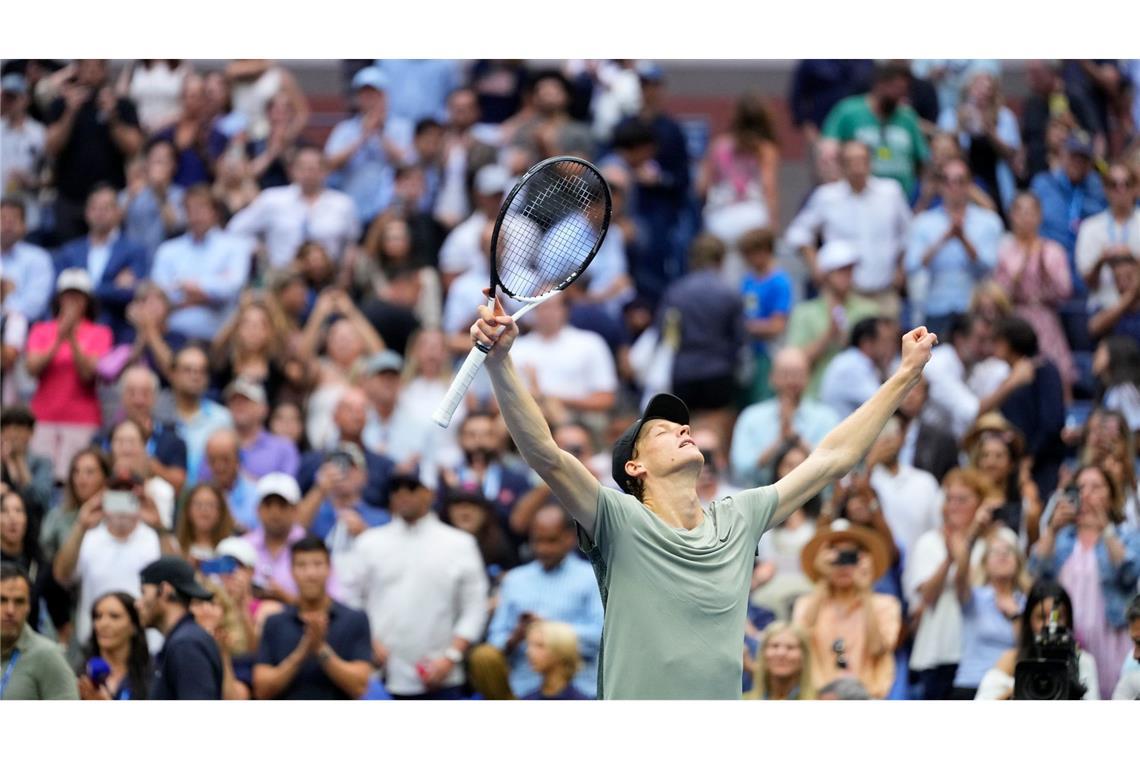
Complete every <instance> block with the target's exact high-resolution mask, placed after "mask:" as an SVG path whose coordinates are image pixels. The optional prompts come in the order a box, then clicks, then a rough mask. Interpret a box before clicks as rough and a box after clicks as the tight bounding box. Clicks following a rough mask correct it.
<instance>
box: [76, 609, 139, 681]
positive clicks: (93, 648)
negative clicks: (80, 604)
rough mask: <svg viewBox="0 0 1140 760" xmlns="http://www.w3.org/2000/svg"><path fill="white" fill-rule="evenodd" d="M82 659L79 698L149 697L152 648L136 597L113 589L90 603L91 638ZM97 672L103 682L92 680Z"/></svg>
mask: <svg viewBox="0 0 1140 760" xmlns="http://www.w3.org/2000/svg"><path fill="white" fill-rule="evenodd" d="M97 658H98V659H97ZM98 660H102V661H103V664H105V665H106V666H107V667H106V668H103V667H102V666H101V664H100V663H99V661H98ZM83 662H84V670H83V671H82V672H81V673H80V675H79V697H80V699H114V700H123V699H146V696H147V689H148V688H149V684H148V681H149V680H150V677H151V667H150V651H149V650H148V649H147V643H146V629H145V628H143V625H142V622H141V621H140V620H139V613H138V609H137V608H136V607H135V599H134V597H133V596H131V595H130V594H126V593H123V592H122V591H112V592H110V593H107V594H104V595H103V596H101V597H99V598H98V599H96V600H95V603H94V604H92V605H91V640H90V641H89V642H88V643H87V646H86V647H84V650H83ZM97 673H98V674H99V675H100V679H101V681H102V682H101V683H96V682H95V681H94V680H92V676H94V675H96V674H97ZM103 673H105V674H106V675H105V676H103V675H102V674H103Z"/></svg>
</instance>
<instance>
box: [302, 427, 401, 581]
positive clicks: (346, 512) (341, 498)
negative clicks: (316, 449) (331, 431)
mask: <svg viewBox="0 0 1140 760" xmlns="http://www.w3.org/2000/svg"><path fill="white" fill-rule="evenodd" d="M367 468H368V465H367V463H366V461H365V459H364V451H363V450H361V448H360V447H359V446H357V445H356V444H355V443H342V444H340V445H339V446H337V447H336V448H335V449H333V450H332V451H331V452H329V453H328V454H326V455H325V461H324V464H322V465H321V467H320V469H318V470H317V473H316V477H315V478H314V479H313V486H312V488H310V489H309V490H308V492H307V493H306V494H305V497H304V498H303V499H301V503H300V504H298V505H297V513H298V522H300V523H301V525H307V526H308V528H309V530H310V531H312V532H313V533H314V534H316V535H317V536H320V537H321V538H322V539H324V541H325V543H326V544H327V545H328V547H329V550H330V551H331V552H332V554H333V556H334V557H335V558H338V559H339V558H340V557H342V556H345V555H347V554H348V552H349V551H350V550H351V549H352V545H353V542H354V541H355V540H356V537H357V536H359V535H360V534H361V533H363V532H364V531H366V530H367V529H369V528H378V527H380V526H381V525H387V524H388V523H389V522H391V521H392V516H391V515H390V514H389V513H388V510H386V509H383V508H382V507H378V506H376V505H373V504H369V503H368V502H366V501H365V500H364V489H365V486H367V485H368V469H367Z"/></svg>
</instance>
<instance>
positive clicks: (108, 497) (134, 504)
mask: <svg viewBox="0 0 1140 760" xmlns="http://www.w3.org/2000/svg"><path fill="white" fill-rule="evenodd" d="M103 513H104V514H107V515H137V514H138V513H139V497H137V496H135V495H134V493H132V492H131V491H106V492H104V493H103Z"/></svg>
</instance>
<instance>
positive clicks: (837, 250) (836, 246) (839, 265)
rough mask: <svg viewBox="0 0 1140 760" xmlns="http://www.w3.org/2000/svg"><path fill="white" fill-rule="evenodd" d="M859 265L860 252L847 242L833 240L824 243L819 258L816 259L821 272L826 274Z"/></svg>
mask: <svg viewBox="0 0 1140 760" xmlns="http://www.w3.org/2000/svg"><path fill="white" fill-rule="evenodd" d="M858 263H859V253H858V251H856V250H855V246H853V245H851V243H849V242H847V241H846V240H832V241H830V242H827V243H824V245H823V247H822V248H820V249H819V258H818V259H816V264H817V265H818V266H819V271H821V272H823V273H824V274H827V273H828V272H834V271H835V270H837V269H843V268H844V267H849V266H853V265H855V264H858Z"/></svg>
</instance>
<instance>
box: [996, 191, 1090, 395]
mask: <svg viewBox="0 0 1140 760" xmlns="http://www.w3.org/2000/svg"><path fill="white" fill-rule="evenodd" d="M1010 224H1011V227H1012V230H1013V234H1012V235H1007V236H1006V237H1005V239H1004V240H1002V242H1001V245H1000V246H999V248H998V263H997V271H996V272H995V273H994V279H996V280H997V282H998V284H999V285H1001V286H1002V287H1003V288H1005V290H1006V292H1008V293H1009V295H1010V297H1011V298H1012V299H1013V305H1014V310H1015V311H1016V312H1017V315H1018V316H1019V317H1021V318H1022V319H1024V320H1025V321H1026V322H1028V323H1029V324H1031V325H1033V331H1034V332H1036V333H1037V340H1038V342H1039V343H1040V344H1041V353H1043V354H1044V355H1045V356H1046V357H1047V358H1048V359H1050V360H1051V361H1052V362H1053V363H1054V364H1055V365H1057V370H1058V371H1059V372H1060V373H1061V380H1062V381H1063V382H1064V387H1065V389H1066V390H1065V393H1066V398H1070V397H1071V395H1072V393H1071V388H1072V386H1073V382H1074V381H1076V379H1077V371H1076V366H1075V365H1074V364H1073V354H1072V352H1071V351H1070V350H1069V341H1068V340H1067V339H1066V338H1065V331H1064V330H1063V329H1062V327H1061V320H1060V319H1059V318H1058V317H1057V309H1058V308H1059V307H1060V306H1061V304H1063V303H1064V302H1065V300H1066V299H1067V298H1068V297H1069V296H1070V295H1071V294H1072V292H1073V282H1072V279H1071V277H1070V275H1069V263H1068V262H1069V260H1068V258H1067V257H1066V254H1065V249H1064V248H1062V247H1061V245H1060V244H1059V243H1056V242H1054V241H1052V240H1047V239H1046V238H1043V237H1041V236H1040V235H1039V234H1038V231H1039V230H1040V228H1041V202H1040V201H1038V200H1037V196H1035V195H1033V194H1032V193H1020V194H1019V195H1018V196H1017V197H1016V198H1015V199H1014V201H1013V205H1012V206H1011V207H1010Z"/></svg>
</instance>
